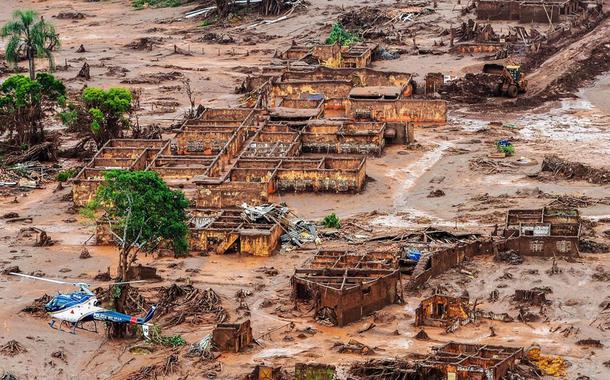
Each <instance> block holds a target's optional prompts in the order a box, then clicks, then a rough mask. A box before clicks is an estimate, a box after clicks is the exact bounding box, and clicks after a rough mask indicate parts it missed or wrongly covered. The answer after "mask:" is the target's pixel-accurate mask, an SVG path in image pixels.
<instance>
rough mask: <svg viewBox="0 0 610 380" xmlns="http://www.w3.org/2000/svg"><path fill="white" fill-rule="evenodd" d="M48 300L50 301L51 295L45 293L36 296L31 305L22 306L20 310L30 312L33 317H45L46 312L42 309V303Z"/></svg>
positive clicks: (44, 303)
mask: <svg viewBox="0 0 610 380" xmlns="http://www.w3.org/2000/svg"><path fill="white" fill-rule="evenodd" d="M49 301H51V296H50V295H48V294H45V295H43V296H42V297H40V298H36V299H35V300H34V302H32V304H31V305H29V306H26V307H24V308H23V309H21V311H22V312H24V313H28V314H31V315H32V316H34V317H38V318H45V317H46V316H47V312H46V310H45V309H44V305H46V304H47V303H49Z"/></svg>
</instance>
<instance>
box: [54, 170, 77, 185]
mask: <svg viewBox="0 0 610 380" xmlns="http://www.w3.org/2000/svg"><path fill="white" fill-rule="evenodd" d="M77 173H78V170H77V169H76V168H70V169H67V170H63V171H61V172H59V173H57V180H58V181H59V182H66V181H67V180H69V179H70V178H72V177H74V176H75V175H76V174H77Z"/></svg>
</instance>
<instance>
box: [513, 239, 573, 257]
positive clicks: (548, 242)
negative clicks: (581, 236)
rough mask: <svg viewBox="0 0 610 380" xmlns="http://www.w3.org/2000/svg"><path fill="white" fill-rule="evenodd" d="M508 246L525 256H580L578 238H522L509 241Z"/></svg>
mask: <svg viewBox="0 0 610 380" xmlns="http://www.w3.org/2000/svg"><path fill="white" fill-rule="evenodd" d="M506 246H507V249H512V250H515V251H517V252H519V254H520V255H523V256H539V257H553V256H555V255H556V256H578V237H576V236H520V237H516V238H510V239H508V240H507V241H506Z"/></svg>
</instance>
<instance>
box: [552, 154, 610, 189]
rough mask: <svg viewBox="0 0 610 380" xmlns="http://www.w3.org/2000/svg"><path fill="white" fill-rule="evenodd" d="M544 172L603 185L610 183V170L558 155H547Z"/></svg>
mask: <svg viewBox="0 0 610 380" xmlns="http://www.w3.org/2000/svg"><path fill="white" fill-rule="evenodd" d="M541 171H543V172H551V173H553V174H554V175H556V176H557V175H560V176H562V177H565V178H568V179H575V180H585V181H587V182H589V183H595V184H598V185H603V184H606V183H610V170H608V169H603V168H593V167H591V166H589V165H586V164H583V163H580V162H572V161H567V160H564V159H562V158H559V157H558V156H556V155H554V154H553V155H547V156H545V157H544V160H543V161H542V168H541Z"/></svg>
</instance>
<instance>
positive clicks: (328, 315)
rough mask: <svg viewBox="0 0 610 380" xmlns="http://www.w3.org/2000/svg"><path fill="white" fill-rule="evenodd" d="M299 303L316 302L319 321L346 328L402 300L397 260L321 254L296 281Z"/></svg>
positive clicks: (301, 270) (386, 256)
mask: <svg viewBox="0 0 610 380" xmlns="http://www.w3.org/2000/svg"><path fill="white" fill-rule="evenodd" d="M292 287H293V294H294V296H295V297H296V298H297V299H298V300H305V301H310V302H313V305H314V313H315V316H316V319H318V320H326V321H328V322H330V323H331V324H333V325H337V326H344V325H346V324H348V323H351V322H354V321H357V320H359V319H360V318H362V317H363V316H366V315H368V314H371V313H372V312H374V311H376V310H379V309H381V308H383V307H384V306H386V305H390V304H393V303H395V302H397V301H399V300H401V299H402V286H401V279H400V271H399V270H398V263H397V260H396V256H395V255H394V254H392V253H388V252H378V253H367V254H357V253H350V252H348V251H330V250H320V251H318V252H317V253H315V254H314V256H313V257H312V258H310V259H309V260H308V261H307V262H306V263H305V264H304V265H303V266H302V267H300V268H297V269H296V270H295V272H294V275H293V277H292Z"/></svg>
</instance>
